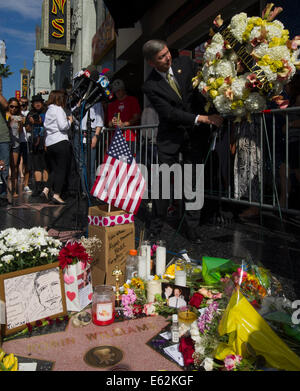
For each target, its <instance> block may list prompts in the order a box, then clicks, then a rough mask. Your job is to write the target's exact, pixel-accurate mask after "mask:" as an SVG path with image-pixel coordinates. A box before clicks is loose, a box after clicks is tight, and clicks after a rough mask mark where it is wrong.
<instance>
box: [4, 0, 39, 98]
mask: <svg viewBox="0 0 300 391" xmlns="http://www.w3.org/2000/svg"><path fill="white" fill-rule="evenodd" d="M41 15H42V0H0V40H4V41H5V44H6V55H7V57H8V58H7V60H6V65H9V66H10V70H11V71H12V72H13V75H12V76H9V78H7V79H3V95H4V97H5V98H6V99H9V98H10V97H12V96H15V91H16V90H20V89H21V85H20V83H21V81H20V79H21V78H20V69H22V68H24V61H26V68H27V69H29V70H31V69H32V64H33V56H34V50H35V43H36V40H35V28H36V25H41Z"/></svg>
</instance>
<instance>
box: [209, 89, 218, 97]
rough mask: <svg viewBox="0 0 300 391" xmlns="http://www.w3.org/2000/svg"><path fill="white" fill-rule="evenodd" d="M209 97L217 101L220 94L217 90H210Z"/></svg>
mask: <svg viewBox="0 0 300 391" xmlns="http://www.w3.org/2000/svg"><path fill="white" fill-rule="evenodd" d="M209 95H210V96H211V97H212V98H213V99H215V98H216V97H217V96H218V95H219V94H218V91H217V90H210V91H209Z"/></svg>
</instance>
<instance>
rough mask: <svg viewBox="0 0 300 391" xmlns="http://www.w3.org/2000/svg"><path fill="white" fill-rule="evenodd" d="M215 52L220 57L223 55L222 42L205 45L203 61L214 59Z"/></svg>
mask: <svg viewBox="0 0 300 391" xmlns="http://www.w3.org/2000/svg"><path fill="white" fill-rule="evenodd" d="M217 53H219V54H220V56H221V57H223V54H224V46H223V43H222V44H219V43H213V44H211V45H209V46H208V47H207V49H206V50H205V53H204V56H203V59H204V61H213V60H215V59H216V55H217Z"/></svg>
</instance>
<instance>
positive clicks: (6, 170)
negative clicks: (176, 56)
mask: <svg viewBox="0 0 300 391" xmlns="http://www.w3.org/2000/svg"><path fill="white" fill-rule="evenodd" d="M112 91H113V93H114V94H115V100H114V101H113V102H112V103H110V104H108V105H107V104H102V103H101V102H98V103H96V104H95V105H94V106H92V107H91V108H90V109H89V111H88V112H87V113H86V114H85V116H84V117H83V118H82V119H81V118H80V119H79V118H77V117H75V116H73V115H72V112H73V110H74V108H70V107H67V99H68V95H67V92H66V91H64V90H54V91H51V92H50V95H49V98H48V100H47V101H46V102H45V100H44V99H43V97H42V95H41V94H37V95H34V96H33V97H32V99H31V102H30V104H29V100H28V98H27V97H21V98H20V99H19V100H18V99H17V98H15V97H12V98H10V99H8V100H6V99H5V97H4V96H2V95H0V111H1V114H0V160H1V161H0V167H1V168H0V170H1V178H2V179H1V181H0V182H1V184H0V186H1V187H0V197H1V198H0V206H6V205H7V204H8V203H11V202H12V199H14V198H17V197H18V196H19V192H20V191H22V192H24V193H28V194H30V195H31V197H33V198H38V201H40V202H44V203H48V202H51V203H54V204H59V205H62V204H65V199H63V198H66V197H68V194H69V192H68V189H69V188H70V187H69V183H70V182H71V181H72V180H71V178H70V176H72V175H73V174H74V171H72V163H73V166H74V165H75V166H76V165H77V164H78V168H79V170H77V171H76V173H79V176H80V180H79V184H80V183H81V185H80V188H78V189H75V191H76V190H78V192H81V191H82V190H83V191H85V190H86V191H89V190H90V189H91V186H92V185H93V184H94V181H95V179H96V162H97V147H98V145H99V140H100V134H101V130H102V128H103V127H104V126H105V125H106V126H107V127H115V126H119V127H128V126H133V125H138V124H140V118H141V109H140V105H139V102H138V99H137V98H136V97H134V96H130V95H128V94H127V91H126V87H125V84H124V82H123V80H120V79H117V80H115V81H114V82H113V83H112ZM29 106H30V107H29ZM67 113H70V115H67ZM88 119H89V120H90V122H91V146H90V151H91V153H90V157H91V161H90V184H89V186H88V184H87V167H88V162H87V157H88V153H87V130H88ZM74 135H75V137H74ZM124 137H125V138H126V140H127V141H129V142H133V141H135V137H136V136H135V132H133V131H130V130H129V131H124ZM71 141H74V142H73V143H72V142H71ZM132 145H133V144H132ZM73 152H74V153H73ZM74 162H75V163H74ZM20 189H21V190H20Z"/></svg>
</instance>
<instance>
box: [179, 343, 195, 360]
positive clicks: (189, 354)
mask: <svg viewBox="0 0 300 391" xmlns="http://www.w3.org/2000/svg"><path fill="white" fill-rule="evenodd" d="M179 351H180V352H181V353H182V355H183V361H184V365H185V366H186V367H187V366H189V365H192V364H194V359H193V354H194V353H195V348H194V341H193V340H192V338H191V337H183V338H181V339H180V343H179Z"/></svg>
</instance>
